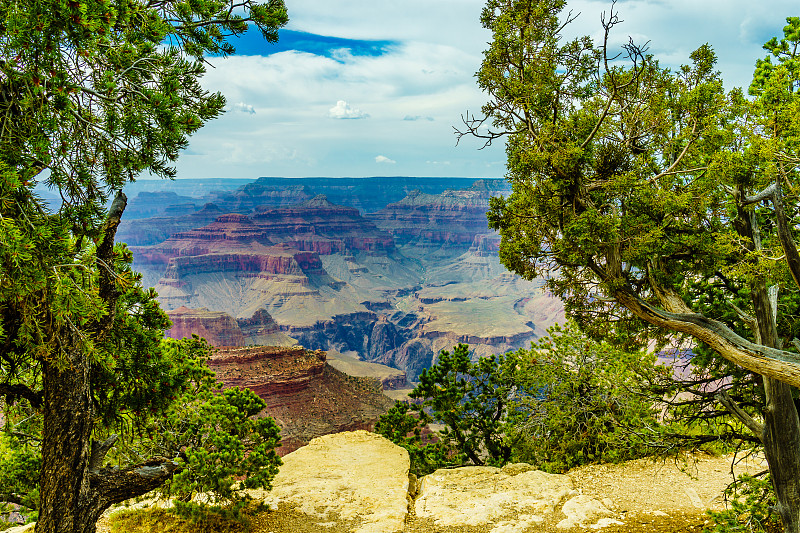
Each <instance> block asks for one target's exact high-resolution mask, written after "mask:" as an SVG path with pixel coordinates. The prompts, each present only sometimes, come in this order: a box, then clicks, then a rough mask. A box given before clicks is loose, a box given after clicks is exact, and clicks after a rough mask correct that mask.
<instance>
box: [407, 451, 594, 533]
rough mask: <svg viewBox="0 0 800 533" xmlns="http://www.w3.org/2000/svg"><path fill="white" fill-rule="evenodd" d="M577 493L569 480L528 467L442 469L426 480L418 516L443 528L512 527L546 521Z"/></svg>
mask: <svg viewBox="0 0 800 533" xmlns="http://www.w3.org/2000/svg"><path fill="white" fill-rule="evenodd" d="M577 494H578V492H577V491H576V490H575V489H574V486H573V484H572V480H571V479H569V478H568V477H567V476H563V475H555V474H547V473H545V472H541V471H538V470H536V469H535V468H533V467H532V466H530V465H527V464H510V465H507V466H505V467H503V468H494V467H490V466H467V467H462V468H454V469H451V470H437V471H436V472H434V473H433V474H430V475H428V476H425V477H424V478H422V483H421V486H420V491H419V495H418V496H417V499H416V503H415V506H414V508H415V511H416V515H417V517H419V518H429V519H431V520H433V522H434V523H435V524H436V525H440V526H445V525H447V526H459V525H464V526H481V525H486V524H505V525H506V526H510V525H511V524H507V522H508V521H509V519H511V518H515V519H519V520H521V521H524V522H526V523H531V524H533V523H537V522H541V521H542V520H543V518H542V516H543V515H546V514H551V513H553V512H554V511H556V508H557V506H558V505H559V504H561V503H562V502H563V501H564V500H566V499H567V498H569V497H570V496H573V495H577ZM504 530H507V528H505V529H504ZM498 533H499V530H498Z"/></svg>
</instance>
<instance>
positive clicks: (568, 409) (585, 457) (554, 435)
mask: <svg viewBox="0 0 800 533" xmlns="http://www.w3.org/2000/svg"><path fill="white" fill-rule="evenodd" d="M549 334H550V335H549V336H548V337H546V338H543V339H541V340H540V341H539V342H538V343H536V344H533V345H532V346H531V349H530V350H518V351H516V352H511V353H507V354H504V355H500V356H493V357H485V358H481V359H479V360H478V361H475V362H473V361H471V359H470V354H469V349H468V347H467V346H466V345H464V344H460V345H458V346H456V347H455V348H454V349H453V351H452V353H451V352H448V351H444V350H443V351H442V352H441V354H440V355H439V358H438V360H437V362H436V364H434V365H433V366H432V367H431V368H430V369H428V370H426V371H424V372H423V373H422V374H421V375H420V383H419V385H417V387H415V388H414V390H413V391H412V393H411V394H410V396H411V397H412V398H415V399H417V400H420V403H419V404H411V405H409V404H405V403H402V402H398V403H397V404H395V406H394V407H393V408H392V409H391V410H390V411H389V413H387V414H386V415H384V416H382V417H381V419H380V421H379V423H378V425H377V426H376V430H377V431H378V432H379V433H381V434H382V435H384V436H385V437H387V438H388V439H390V440H392V441H393V442H395V443H396V444H398V445H400V446H403V447H404V448H406V449H407V450H409V454H410V457H411V462H412V470H414V471H415V472H421V473H423V474H424V473H428V472H430V471H433V470H435V469H436V468H442V467H445V466H452V465H458V464H465V463H471V464H477V465H482V464H490V465H498V466H499V465H503V464H506V463H507V462H509V461H517V462H528V463H532V464H535V465H537V466H538V467H540V468H542V469H545V470H548V471H551V472H563V471H565V470H568V469H569V468H572V467H574V466H578V465H581V464H586V463H593V462H617V461H623V460H627V459H632V458H636V457H641V456H643V455H646V454H648V453H650V452H651V451H652V449H651V448H649V447H648V446H647V445H646V441H645V440H643V438H642V436H641V435H642V434H648V435H649V434H653V433H655V434H657V433H658V431H660V427H659V424H658V423H657V421H656V419H655V413H654V402H653V399H652V397H650V396H649V395H648V394H647V392H648V391H647V387H648V385H649V384H650V383H652V382H654V381H657V380H658V379H659V378H660V377H663V376H666V375H667V374H668V373H669V370H668V369H667V368H665V367H662V366H659V365H656V364H655V358H654V357H653V356H648V355H645V354H642V353H634V352H627V351H624V350H622V349H619V348H615V347H614V346H612V345H610V344H607V343H598V342H595V341H593V340H591V339H588V338H587V337H586V336H584V335H583V334H581V333H580V331H578V329H577V328H576V327H575V325H574V324H569V325H567V326H566V327H564V328H561V327H558V326H557V327H554V328H552V329H551V330H550V331H549ZM412 413H414V414H413V415H412ZM431 422H435V423H437V424H444V426H445V427H444V429H442V430H441V431H440V432H439V435H438V436H439V437H440V439H441V440H439V441H438V442H436V443H435V444H432V443H430V442H428V443H427V444H423V439H422V434H423V429H424V428H425V427H426V426H427V425H428V424H429V423H431Z"/></svg>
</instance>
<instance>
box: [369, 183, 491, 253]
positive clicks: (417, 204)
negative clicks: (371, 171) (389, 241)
mask: <svg viewBox="0 0 800 533" xmlns="http://www.w3.org/2000/svg"><path fill="white" fill-rule="evenodd" d="M491 195H492V193H491V191H490V190H488V189H487V188H486V187H485V186H484V187H481V186H478V185H477V184H476V187H474V188H472V189H467V190H455V191H453V190H448V191H445V192H444V193H442V194H424V193H421V192H419V191H412V192H411V193H409V194H408V196H406V197H405V198H403V199H402V200H400V201H399V202H395V203H393V204H389V205H387V206H386V207H385V208H384V209H381V210H380V211H378V212H377V213H372V214H370V215H367V216H368V218H369V219H370V220H372V221H373V222H374V223H375V225H376V226H378V227H379V228H381V229H383V230H386V231H388V232H389V233H391V234H392V236H393V237H394V238H395V241H396V242H397V243H398V244H401V245H402V244H408V243H413V244H416V245H423V246H424V245H431V246H445V245H449V246H453V245H455V246H461V247H466V246H469V245H470V244H472V243H473V240H474V239H475V236H476V235H478V234H483V233H487V232H488V224H487V222H486V211H487V209H488V208H489V198H490V197H491Z"/></svg>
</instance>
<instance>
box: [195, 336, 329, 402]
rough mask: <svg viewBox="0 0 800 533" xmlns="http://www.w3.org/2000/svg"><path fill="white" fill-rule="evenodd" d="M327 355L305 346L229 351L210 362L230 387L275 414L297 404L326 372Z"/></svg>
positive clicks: (264, 347) (240, 348) (217, 354)
mask: <svg viewBox="0 0 800 533" xmlns="http://www.w3.org/2000/svg"><path fill="white" fill-rule="evenodd" d="M325 359H326V355H325V352H323V351H320V350H313V351H312V350H305V349H304V348H303V347H302V346H291V347H277V346H252V347H225V348H222V349H220V351H218V352H217V353H216V354H214V355H213V356H212V357H211V358H210V359H209V361H208V366H209V368H211V370H213V371H214V372H216V374H217V379H219V380H220V381H222V382H223V383H224V384H225V386H226V387H240V388H247V389H250V390H252V391H253V392H255V393H256V394H257V395H258V396H259V397H260V398H261V399H263V400H264V401H265V402H266V403H267V410H268V411H272V410H275V409H278V408H280V407H285V406H286V405H288V404H291V403H294V402H295V399H294V398H295V397H296V396H298V395H299V394H300V393H302V392H303V391H307V390H308V388H309V386H310V383H311V381H312V380H313V379H314V378H315V377H316V376H319V375H321V374H322V371H323V369H324V368H325Z"/></svg>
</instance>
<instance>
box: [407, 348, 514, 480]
mask: <svg viewBox="0 0 800 533" xmlns="http://www.w3.org/2000/svg"><path fill="white" fill-rule="evenodd" d="M516 372H517V364H516V361H515V359H514V358H513V356H508V355H499V356H490V357H482V358H480V359H478V360H477V361H476V362H472V361H471V359H470V353H469V347H468V346H467V345H466V344H459V345H458V346H456V347H455V348H453V351H452V353H451V352H448V351H447V350H442V351H441V352H440V353H439V357H438V359H437V361H436V364H435V365H433V366H431V367H430V368H428V369H425V370H423V371H422V373H421V374H420V376H419V385H417V386H416V387H415V388H414V390H413V391H412V392H411V394H410V395H409V396H411V398H415V399H419V400H422V403H421V408H422V409H430V411H431V417H432V418H433V420H434V421H436V422H437V423H440V424H444V425H445V428H444V429H443V430H442V431H441V432H440V433H441V437H442V440H443V441H444V442H445V443H446V444H448V445H451V446H453V447H455V449H457V450H458V451H459V452H460V453H462V454H464V455H465V456H466V458H467V459H468V460H469V461H471V462H472V463H473V464H476V465H481V464H484V463H488V464H504V463H506V462H507V461H508V459H509V457H510V456H511V447H510V446H509V445H508V444H507V443H506V442H505V440H504V438H503V435H502V433H503V432H502V428H503V423H504V418H505V415H506V413H507V410H508V402H509V400H510V398H511V394H512V389H513V388H514V387H515V385H516V378H515V374H516Z"/></svg>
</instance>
